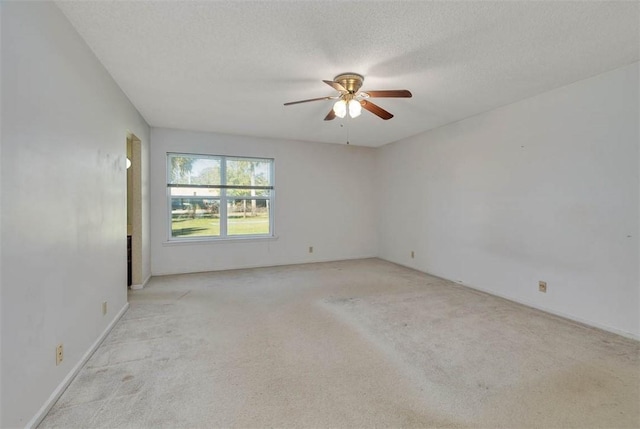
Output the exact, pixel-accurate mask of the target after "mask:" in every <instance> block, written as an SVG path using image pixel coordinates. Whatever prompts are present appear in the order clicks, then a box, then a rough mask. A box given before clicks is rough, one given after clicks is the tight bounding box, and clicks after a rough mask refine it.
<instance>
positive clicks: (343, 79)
mask: <svg viewBox="0 0 640 429" xmlns="http://www.w3.org/2000/svg"><path fill="white" fill-rule="evenodd" d="M333 81H334V82H338V83H339V84H340V85H342V86H343V87H344V89H346V90H347V91H349V94H355V93H356V92H358V90H359V89H360V87H361V86H362V82H364V76H362V75H359V74H357V73H343V74H339V75H338V76H336V77H334V78H333Z"/></svg>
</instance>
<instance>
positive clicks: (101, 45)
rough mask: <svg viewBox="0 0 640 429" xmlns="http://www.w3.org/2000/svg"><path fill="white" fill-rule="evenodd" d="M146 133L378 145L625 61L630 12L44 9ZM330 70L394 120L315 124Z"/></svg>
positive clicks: (230, 6)
mask: <svg viewBox="0 0 640 429" xmlns="http://www.w3.org/2000/svg"><path fill="white" fill-rule="evenodd" d="M57 3H58V5H59V6H60V8H61V9H62V10H63V12H64V13H65V15H66V16H67V17H68V18H69V20H70V21H71V22H72V23H73V25H74V26H75V27H76V29H77V30H78V32H79V33H80V34H81V35H82V37H83V38H84V39H85V40H86V42H87V44H88V45H89V46H90V47H91V48H92V49H93V51H94V52H95V54H96V55H97V57H98V58H99V59H100V61H102V63H103V64H104V65H105V67H106V68H107V70H108V71H109V72H110V73H111V75H112V76H113V78H114V79H115V80H116V82H118V84H119V85H120V86H121V87H122V89H123V90H124V92H125V93H126V94H127V96H128V97H129V98H130V99H131V101H132V102H133V104H134V105H135V106H136V107H137V108H138V110H139V111H140V113H141V114H142V115H143V116H144V118H145V119H146V120H147V122H149V124H150V125H152V126H156V127H171V128H181V129H190V130H201V131H217V132H222V133H230V134H242V135H252V136H262V137H275V138H287V139H297V140H307V141H319V142H329V143H344V142H346V140H347V138H348V139H349V140H350V142H351V144H356V145H364V146H380V145H383V144H385V143H389V142H392V141H396V140H399V139H402V138H404V137H408V136H411V135H415V134H418V133H420V132H422V131H426V130H428V129H431V128H435V127H438V126H441V125H444V124H447V123H450V122H454V121H457V120H460V119H463V118H466V117H469V116H472V115H475V114H478V113H481V112H484V111H487V110H490V109H493V108H496V107H499V106H502V105H505V104H508V103H512V102H514V101H517V100H521V99H523V98H526V97H529V96H532V95H535V94H539V93H541V92H544V91H547V90H550V89H553V88H557V87H559V86H562V85H565V84H568V83H571V82H575V81H577V80H580V79H584V78H587V77H589V76H593V75H596V74H599V73H602V72H605V71H608V70H612V69H615V68H617V67H620V66H623V65H626V64H630V63H632V62H635V61H638V59H639V52H640V46H639V45H640V42H639V34H640V33H639V20H640V15H639V14H640V9H639V7H640V6H639V4H638V3H637V2H555V1H549V2H449V1H447V2H395V1H394V2H362V1H359V2H351V1H347V2H345V1H330V2H324V1H297V2H292V1H282V2H280V1H260V2H244V1H243V2H240V1H206V2H192V1H188V2H187V1H181V2H166V1H162V2H147V1H100V2H80V1H77V2H63V1H59V2H57ZM342 72H356V73H360V74H363V75H364V76H365V82H364V85H363V88H362V89H363V90H366V89H370V90H373V89H405V88H406V89H409V90H410V91H412V92H413V98H410V99H376V100H373V101H375V102H376V103H378V104H379V105H380V106H381V107H383V108H385V109H387V110H389V111H390V112H391V113H393V114H394V115H395V117H394V118H393V119H391V120H389V121H383V120H381V119H379V118H377V117H375V116H373V115H372V114H370V113H369V112H366V111H364V112H363V114H362V116H360V117H359V118H356V119H347V118H345V119H343V120H340V119H336V120H334V121H330V122H327V121H323V118H324V116H325V115H326V114H327V113H328V111H329V109H330V108H331V106H332V102H331V101H318V102H314V103H306V104H299V105H294V106H287V107H285V106H283V103H284V102H287V101H295V100H300V99H306V98H315V97H323V96H329V95H334V94H335V92H334V91H333V90H332V89H331V88H330V87H329V86H327V85H325V84H324V83H322V79H333V77H334V76H335V75H337V74H339V73H342Z"/></svg>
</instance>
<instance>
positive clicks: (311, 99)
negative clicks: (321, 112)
mask: <svg viewBox="0 0 640 429" xmlns="http://www.w3.org/2000/svg"><path fill="white" fill-rule="evenodd" d="M335 98H338V97H319V98H310V99H308V100H300V101H290V102H288V103H284V105H285V106H291V105H292V104H300V103H308V102H310V101H320V100H333V99H335Z"/></svg>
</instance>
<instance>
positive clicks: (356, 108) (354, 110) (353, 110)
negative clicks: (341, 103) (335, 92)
mask: <svg viewBox="0 0 640 429" xmlns="http://www.w3.org/2000/svg"><path fill="white" fill-rule="evenodd" d="M360 113H362V106H361V105H360V102H359V101H358V100H354V99H353V98H352V99H351V100H349V116H351V117H352V118H357V117H358V116H360Z"/></svg>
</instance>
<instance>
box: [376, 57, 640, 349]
mask: <svg viewBox="0 0 640 429" xmlns="http://www.w3.org/2000/svg"><path fill="white" fill-rule="evenodd" d="M638 74H639V70H638V64H637V63H636V64H633V65H630V66H627V67H623V68H621V69H618V70H614V71H611V72H609V73H605V74H602V75H599V76H596V77H593V78H590V79H587V80H584V81H580V82H577V83H574V84H572V85H568V86H566V87H562V88H559V89H556V90H553V91H550V92H547V93H544V94H541V95H539V96H536V97H533V98H529V99H527V100H524V101H521V102H518V103H515V104H511V105H508V106H505V107H503V108H500V109H497V110H494V111H491V112H488V113H485V114H481V115H478V116H474V117H472V118H469V119H466V120H463V121H460V122H457V123H454V124H451V125H448V126H444V127H441V128H439V129H436V130H432V131H430V132H427V133H424V134H421V135H418V136H415V137H413V138H410V139H407V140H404V141H401V142H398V143H394V144H390V145H387V146H384V147H383V148H381V149H380V150H379V152H378V153H377V169H378V171H379V172H380V173H379V175H378V176H377V178H378V186H379V187H380V194H381V195H385V200H386V204H385V205H384V206H383V209H382V211H381V213H380V217H379V223H378V229H379V233H380V235H379V243H380V246H379V253H380V256H381V257H382V258H384V259H388V260H390V261H394V262H397V263H400V264H403V265H407V266H411V267H415V268H417V269H419V270H421V271H426V272H429V273H432V274H435V275H438V276H441V277H444V278H448V279H451V280H455V281H458V282H460V283H463V284H465V285H469V286H472V287H475V288H478V289H482V290H485V291H488V292H490V293H493V294H496V295H500V296H504V297H507V298H510V299H512V300H515V301H519V302H522V303H527V304H529V305H532V306H534V307H539V308H542V309H546V310H549V311H551V312H555V313H558V314H563V315H566V316H568V317H571V318H573V319H576V320H581V321H586V322H587V323H589V324H592V325H596V326H600V327H604V328H606V329H609V330H613V331H616V332H620V333H623V334H626V335H631V336H635V337H636V338H637V337H639V336H640V322H639V311H640V310H639V309H640V300H639V289H640V283H639V276H638V269H639V267H638V260H639V255H638V236H639V235H640V227H639V218H640V216H639V210H638V208H639V200H638V195H639V177H638V170H639V168H638V165H639V164H638V160H639V154H638V146H639V133H638V117H639V109H638V100H639V91H638ZM411 250H414V251H415V252H416V253H415V259H411V258H410V252H411ZM538 280H545V281H547V283H548V292H547V293H546V294H543V293H540V292H538V284H537V283H538Z"/></svg>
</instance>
